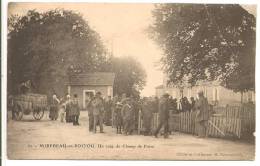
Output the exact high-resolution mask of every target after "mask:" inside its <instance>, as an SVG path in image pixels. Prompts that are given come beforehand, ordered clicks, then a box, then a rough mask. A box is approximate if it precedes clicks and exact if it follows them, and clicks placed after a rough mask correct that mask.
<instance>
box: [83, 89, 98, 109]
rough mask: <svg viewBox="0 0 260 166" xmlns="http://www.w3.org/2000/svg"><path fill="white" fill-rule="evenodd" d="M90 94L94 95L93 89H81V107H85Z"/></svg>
mask: <svg viewBox="0 0 260 166" xmlns="http://www.w3.org/2000/svg"><path fill="white" fill-rule="evenodd" d="M90 94H93V95H95V90H83V109H85V108H86V106H87V103H88V102H89V100H90Z"/></svg>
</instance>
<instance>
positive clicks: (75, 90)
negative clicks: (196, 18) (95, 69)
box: [70, 86, 113, 108]
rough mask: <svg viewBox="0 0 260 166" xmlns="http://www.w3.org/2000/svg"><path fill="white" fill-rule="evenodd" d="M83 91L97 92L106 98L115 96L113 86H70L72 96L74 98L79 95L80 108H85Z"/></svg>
mask: <svg viewBox="0 0 260 166" xmlns="http://www.w3.org/2000/svg"><path fill="white" fill-rule="evenodd" d="M83 90H95V93H96V92H101V93H102V97H104V98H107V97H108V95H111V96H113V87H112V86H70V94H71V96H73V95H74V94H77V95H78V98H79V103H80V108H83ZM109 91H110V92H109ZM111 91H112V92H111Z"/></svg>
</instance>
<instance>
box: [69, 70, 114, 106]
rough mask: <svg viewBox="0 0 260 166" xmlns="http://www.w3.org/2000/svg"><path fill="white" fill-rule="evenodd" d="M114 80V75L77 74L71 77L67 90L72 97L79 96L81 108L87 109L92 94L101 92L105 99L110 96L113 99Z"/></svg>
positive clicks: (100, 73)
mask: <svg viewBox="0 0 260 166" xmlns="http://www.w3.org/2000/svg"><path fill="white" fill-rule="evenodd" d="M114 79H115V74H114V73H105V72H96V73H85V74H75V75H71V76H70V77H69V82H68V84H67V90H68V93H69V94H70V95H71V96H73V95H74V94H77V96H78V98H79V103H80V108H82V109H84V108H86V103H88V101H89V95H90V93H92V94H95V93H96V92H101V93H102V97H104V98H107V97H108V96H111V97H112V96H113V85H114Z"/></svg>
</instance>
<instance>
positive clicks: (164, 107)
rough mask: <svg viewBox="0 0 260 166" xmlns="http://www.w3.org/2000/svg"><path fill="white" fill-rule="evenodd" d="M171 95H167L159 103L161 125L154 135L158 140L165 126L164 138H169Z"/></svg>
mask: <svg viewBox="0 0 260 166" xmlns="http://www.w3.org/2000/svg"><path fill="white" fill-rule="evenodd" d="M168 100H169V94H168V93H165V94H164V95H163V96H162V98H161V99H160V101H159V125H158V127H157V129H156V131H155V133H154V136H155V137H156V138H157V137H158V133H159V131H160V129H161V128H162V127H163V126H164V138H168V133H169V132H168V130H169V126H168V119H169V103H168V102H169V101H168Z"/></svg>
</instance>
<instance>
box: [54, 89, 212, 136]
mask: <svg viewBox="0 0 260 166" xmlns="http://www.w3.org/2000/svg"><path fill="white" fill-rule="evenodd" d="M86 109H87V111H88V118H89V131H90V132H93V133H96V132H97V126H99V132H100V133H104V127H103V125H104V124H105V125H107V126H113V127H115V129H116V133H117V134H125V135H130V134H132V133H133V132H134V131H136V130H137V129H138V123H139V122H138V118H139V117H140V116H139V114H140V113H141V117H142V119H143V128H144V131H143V134H144V135H154V136H155V137H158V134H159V132H160V130H161V128H164V132H163V133H164V137H165V138H167V137H168V135H169V117H170V114H172V113H180V112H184V111H196V112H197V114H196V122H197V125H198V127H199V130H198V136H199V137H205V136H206V128H207V121H208V119H209V110H210V108H209V104H208V101H207V98H206V97H204V95H203V92H199V93H198V99H196V100H195V99H194V98H193V97H191V98H190V102H189V100H188V99H187V97H183V98H181V99H180V101H179V103H178V102H177V99H173V98H172V97H171V96H170V95H169V94H167V93H166V94H164V95H163V96H162V97H161V98H160V99H158V98H157V97H154V98H152V97H144V98H142V99H136V98H134V97H133V96H127V95H126V94H122V95H121V96H118V95H115V96H114V97H113V98H111V96H108V98H107V100H105V99H103V98H102V94H101V92H97V93H96V94H95V95H94V94H92V93H91V94H90V96H89V100H88V103H86ZM58 112H59V114H58ZM153 113H158V114H159V125H158V127H157V129H156V130H155V131H152V123H151V122H152V119H153ZM58 115H60V119H61V122H64V118H65V120H66V122H67V123H70V122H72V123H73V125H79V115H80V108H79V103H78V98H77V95H76V94H75V95H74V96H73V99H71V97H70V95H67V96H66V100H63V99H61V100H59V99H58V98H57V96H56V95H55V94H54V95H53V98H52V103H51V107H50V114H49V117H50V119H51V120H57V119H58Z"/></svg>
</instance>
